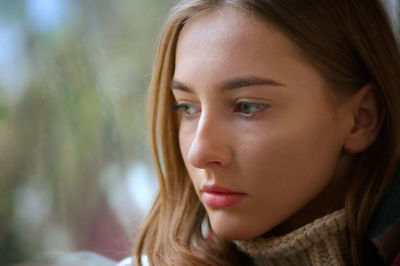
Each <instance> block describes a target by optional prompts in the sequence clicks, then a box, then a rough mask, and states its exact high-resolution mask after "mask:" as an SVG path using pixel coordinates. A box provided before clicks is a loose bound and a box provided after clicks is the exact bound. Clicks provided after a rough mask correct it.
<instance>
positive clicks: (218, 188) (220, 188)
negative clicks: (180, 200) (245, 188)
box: [201, 184, 246, 194]
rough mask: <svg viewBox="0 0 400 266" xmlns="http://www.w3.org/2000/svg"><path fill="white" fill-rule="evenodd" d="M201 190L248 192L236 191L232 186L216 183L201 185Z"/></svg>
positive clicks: (233, 192)
mask: <svg viewBox="0 0 400 266" xmlns="http://www.w3.org/2000/svg"><path fill="white" fill-rule="evenodd" d="M201 191H202V192H208V193H212V192H214V193H232V194H246V193H243V192H239V191H234V190H232V189H230V188H227V187H223V186H220V185H216V184H204V185H202V186H201Z"/></svg>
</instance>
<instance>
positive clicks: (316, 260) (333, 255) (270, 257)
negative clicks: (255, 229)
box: [235, 210, 350, 266]
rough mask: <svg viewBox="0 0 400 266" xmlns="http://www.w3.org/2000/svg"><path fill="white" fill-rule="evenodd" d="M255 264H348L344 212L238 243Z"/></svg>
mask: <svg viewBox="0 0 400 266" xmlns="http://www.w3.org/2000/svg"><path fill="white" fill-rule="evenodd" d="M235 243H236V245H237V246H238V247H239V249H240V250H242V251H243V252H245V253H246V254H248V255H249V256H250V257H251V258H253V260H254V262H255V263H256V265H260V266H261V265H282V266H284V265H293V266H294V265H296V266H299V265H307V266H308V265H349V264H350V262H349V261H350V253H349V249H350V248H349V240H348V236H347V233H346V226H345V218H344V210H339V211H335V212H333V213H331V214H329V215H327V216H324V217H322V218H319V219H316V220H315V221H314V222H312V223H310V224H307V225H305V226H303V227H301V228H299V229H297V230H295V231H293V232H291V233H288V234H286V235H284V236H280V237H275V238H261V237H260V238H256V239H254V240H250V241H235Z"/></svg>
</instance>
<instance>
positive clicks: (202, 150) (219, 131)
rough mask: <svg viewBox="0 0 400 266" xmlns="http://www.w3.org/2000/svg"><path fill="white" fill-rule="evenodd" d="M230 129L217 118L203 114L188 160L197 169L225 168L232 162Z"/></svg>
mask: <svg viewBox="0 0 400 266" xmlns="http://www.w3.org/2000/svg"><path fill="white" fill-rule="evenodd" d="M227 131H229V128H228V127H227V125H224V123H223V122H222V121H220V120H219V119H218V118H217V117H216V116H214V117H213V116H211V115H208V114H207V113H202V114H201V117H200V119H199V122H198V124H197V129H196V132H195V135H194V138H193V141H192V143H191V145H190V149H189V154H188V159H189V162H190V163H191V164H192V165H193V166H194V167H196V168H201V169H208V168H214V167H223V166H226V165H228V164H229V163H230V161H231V160H232V152H231V150H230V145H229V143H230V140H231V139H230V136H229V132H227Z"/></svg>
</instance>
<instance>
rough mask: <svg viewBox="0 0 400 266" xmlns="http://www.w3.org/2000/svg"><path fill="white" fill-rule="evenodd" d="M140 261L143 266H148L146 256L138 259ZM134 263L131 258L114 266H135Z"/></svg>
mask: <svg viewBox="0 0 400 266" xmlns="http://www.w3.org/2000/svg"><path fill="white" fill-rule="evenodd" d="M140 260H141V261H142V265H143V266H149V265H150V264H149V261H148V259H147V256H146V255H142V256H141V257H140ZM136 265H137V264H136V261H135V260H133V259H132V258H125V259H123V260H121V261H120V262H119V263H118V264H117V265H116V266H136Z"/></svg>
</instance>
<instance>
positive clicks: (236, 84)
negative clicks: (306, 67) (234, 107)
mask: <svg viewBox="0 0 400 266" xmlns="http://www.w3.org/2000/svg"><path fill="white" fill-rule="evenodd" d="M262 85H266V86H285V84H282V83H279V82H277V81H275V80H272V79H268V78H262V77H257V76H245V77H237V78H233V79H230V80H227V81H224V82H222V84H221V85H220V86H219V87H221V88H222V90H234V89H239V88H243V87H248V86H262ZM170 86H171V90H182V91H186V92H192V90H191V89H189V88H188V87H187V86H185V85H184V84H182V83H180V82H179V81H176V80H172V81H171V84H170Z"/></svg>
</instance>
